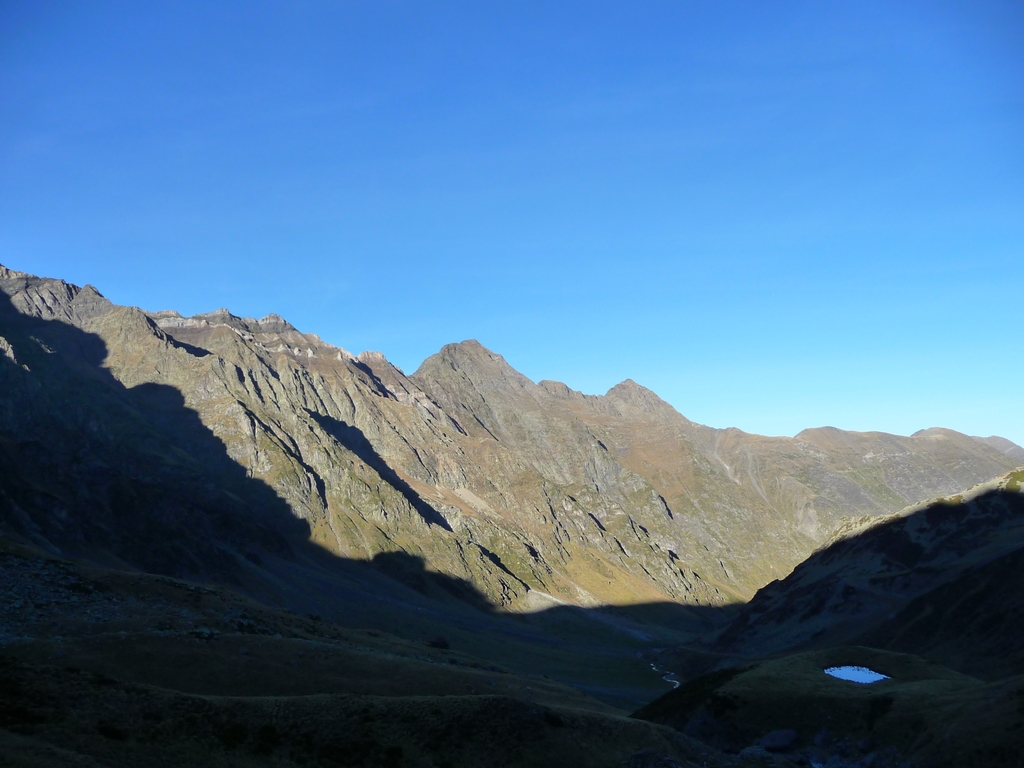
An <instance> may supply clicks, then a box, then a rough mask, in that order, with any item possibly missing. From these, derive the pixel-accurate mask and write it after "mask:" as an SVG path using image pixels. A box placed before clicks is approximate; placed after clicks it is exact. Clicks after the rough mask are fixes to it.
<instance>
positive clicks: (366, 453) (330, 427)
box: [306, 366, 452, 531]
mask: <svg viewBox="0 0 1024 768" xmlns="http://www.w3.org/2000/svg"><path fill="white" fill-rule="evenodd" d="M364 367H365V366H364ZM371 375H372V372H371ZM374 378H376V377H374ZM306 413H307V414H309V416H310V418H312V419H313V420H314V421H315V422H316V423H317V424H319V425H320V427H321V428H322V429H323V430H324V432H326V433H327V434H328V435H330V436H331V437H333V438H334V439H335V440H337V441H338V442H339V443H341V444H342V445H343V446H345V447H346V448H348V449H349V450H350V451H352V453H354V454H355V455H356V456H358V457H359V458H360V459H362V460H363V461H364V462H366V464H367V465H368V466H369V467H371V468H372V469H373V470H374V471H375V472H376V473H377V474H378V475H380V476H381V478H382V479H383V480H385V481H386V482H387V483H388V484H389V485H390V486H391V487H392V488H394V489H395V490H396V491H398V492H399V493H400V494H402V496H404V497H405V500H406V501H408V502H409V504H410V506H412V508H413V509H415V510H416V511H417V512H418V513H419V515H420V517H422V518H423V520H424V522H426V523H427V524H428V525H437V526H440V527H441V528H444V529H445V530H446V531H451V529H452V528H451V526H450V525H449V524H448V521H447V520H445V519H444V517H443V516H442V515H441V513H440V512H438V511H437V510H436V509H434V508H433V507H432V506H430V505H429V504H428V503H427V502H425V501H424V500H423V499H422V497H421V496H420V495H419V494H418V493H416V491H414V490H413V488H412V486H410V485H409V484H408V483H407V482H405V480H403V479H402V478H401V477H399V475H398V473H397V472H395V470H394V469H392V468H391V466H390V465H389V464H388V463H387V462H386V461H385V460H384V457H383V456H381V455H380V454H379V453H377V451H376V450H375V449H374V447H373V445H372V444H371V443H370V441H369V440H368V439H367V438H366V435H364V434H363V432H362V430H361V429H359V427H357V426H355V425H353V424H346V423H345V422H343V421H339V420H338V419H334V418H331V417H330V416H326V415H324V414H322V413H317V412H315V411H310V410H307V411H306Z"/></svg>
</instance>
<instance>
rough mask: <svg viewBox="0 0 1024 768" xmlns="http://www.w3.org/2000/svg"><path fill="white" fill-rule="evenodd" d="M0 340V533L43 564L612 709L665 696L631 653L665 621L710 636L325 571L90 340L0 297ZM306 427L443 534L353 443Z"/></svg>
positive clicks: (469, 590) (404, 561) (670, 613)
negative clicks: (95, 567)
mask: <svg viewBox="0 0 1024 768" xmlns="http://www.w3.org/2000/svg"><path fill="white" fill-rule="evenodd" d="M123 311H131V310H123ZM145 322H148V320H145ZM0 337H2V338H3V339H4V340H5V341H4V342H3V344H5V345H6V347H0V525H2V527H3V528H4V529H6V531H8V532H9V533H11V534H13V535H15V536H16V537H18V539H20V540H21V541H25V542H29V543H32V544H33V545H35V546H37V547H39V548H41V549H44V550H47V551H49V552H51V553H54V554H59V555H60V556H62V557H71V558H83V559H86V560H89V561H91V562H93V563H96V564H100V565H103V566H107V567H114V568H122V569H123V568H130V569H137V570H139V571H144V572H149V573H154V574H163V575H167V576H173V577H178V578H186V579H191V580H194V581H199V582H209V583H219V584H225V585H230V586H232V587H234V588H235V589H238V590H240V591H242V592H243V593H245V594H248V595H250V596H252V597H255V598H257V599H259V600H261V601H263V602H265V603H267V604H270V605H276V606H279V607H288V608H291V609H293V610H297V611H299V612H300V613H315V614H319V615H321V616H323V617H324V618H325V619H328V620H330V621H335V622H340V623H343V624H345V625H347V626H367V627H379V628H382V629H384V630H385V631H389V632H393V633H397V634H401V635H404V636H413V637H441V636H444V637H445V638H447V642H450V643H451V644H452V645H453V647H458V648H460V649H462V650H464V651H466V652H470V653H477V654H481V655H483V656H484V657H486V658H490V659H506V660H507V661H508V663H510V664H512V665H513V666H516V667H517V668H519V669H525V670H531V671H535V672H538V673H540V672H543V673H544V674H552V675H559V676H560V677H561V678H562V679H565V680H569V681H571V682H574V683H579V684H581V685H587V686H590V689H591V690H592V691H593V692H595V693H596V694H597V695H601V696H604V697H605V698H606V699H608V700H614V701H617V702H620V705H621V706H624V707H629V706H634V705H635V704H637V703H640V702H641V701H642V700H643V699H644V698H649V697H651V696H653V695H656V694H657V693H658V692H659V691H660V690H664V688H665V687H666V685H667V684H665V683H664V682H663V681H661V680H660V676H659V675H656V674H655V673H654V672H653V671H651V670H650V668H649V666H648V665H647V663H646V662H644V661H643V660H642V659H640V658H639V654H640V653H642V652H643V651H645V650H646V649H647V648H650V647H652V646H654V645H667V644H669V643H670V642H674V641H677V640H678V633H676V632H675V630H673V629H672V627H673V623H674V622H678V624H677V625H676V626H679V627H681V628H683V629H692V628H693V627H703V626H706V625H707V624H708V622H709V621H713V620H714V618H713V617H714V610H713V609H698V608H689V607H684V606H675V605H669V606H665V605H653V606H628V607H621V608H614V609H609V611H608V612H607V613H604V612H603V611H601V610H600V609H593V610H590V609H582V608H577V607H558V608H555V609H552V610H550V611H546V612H541V613H539V614H533V615H508V614H504V613H502V612H500V611H498V610H497V609H496V607H495V606H494V605H492V604H491V603H490V602H489V601H488V599H487V597H486V596H485V595H483V594H482V593H481V592H480V591H479V590H477V589H476V588H475V587H474V586H473V585H472V584H471V583H469V582H467V581H465V580H463V579H459V578H454V577H451V576H446V575H444V574H441V573H437V572H435V571H433V570H432V569H430V568H429V563H426V562H424V561H423V560H422V559H421V558H419V557H417V556H414V555H409V554H406V553H404V552H390V553H382V554H378V555H377V556H376V557H374V558H373V560H372V561H369V562H367V561H359V560H352V559H348V558H343V557H339V556H336V555H334V554H331V553H329V552H328V551H326V550H324V549H323V548H322V547H321V546H319V545H317V544H315V543H313V542H312V541H311V540H310V527H309V525H308V524H307V522H306V521H304V520H302V519H299V518H297V517H296V516H295V515H294V514H293V513H292V511H291V509H290V507H289V505H288V503H287V502H286V501H285V500H284V499H283V498H281V496H279V495H278V493H277V492H276V491H275V490H274V489H273V488H272V487H271V486H269V485H268V484H267V483H265V482H263V481H262V480H260V479H257V478H253V477H251V476H250V475H249V474H248V473H247V471H246V469H245V468H244V467H243V466H242V465H240V464H239V463H238V462H236V461H235V460H234V459H232V458H231V456H230V455H229V454H228V453H227V450H226V447H225V445H224V443H223V442H222V441H221V440H220V439H219V438H218V437H216V435H214V434H213V433H212V432H211V431H210V429H209V428H208V427H207V426H206V425H205V424H204V423H203V422H202V421H201V420H200V418H199V416H198V414H197V413H196V412H195V411H194V410H192V409H191V408H189V407H187V406H186V404H185V400H184V397H183V395H182V393H181V392H180V391H178V390H177V389H176V388H174V387H172V386H167V385H162V384H153V383H141V384H139V385H137V386H134V387H126V386H125V385H124V384H122V383H121V382H120V381H118V380H117V379H116V378H115V377H114V376H113V375H112V374H111V372H110V371H109V370H108V369H107V368H105V367H104V364H105V361H106V358H107V348H106V345H105V343H104V342H103V340H102V339H101V338H100V337H99V336H97V335H95V334H93V333H89V332H86V331H84V330H81V329H79V328H77V327H76V326H74V325H71V324H70V323H67V322H62V321H58V320H47V319H41V318H37V317H33V316H30V315H27V314H23V313H21V312H19V311H17V310H16V309H15V308H14V307H13V306H12V305H11V302H10V300H9V298H8V297H6V296H2V297H0ZM167 343H172V344H173V343H176V342H174V341H173V340H172V339H167ZM319 421H320V423H321V426H323V427H324V428H325V429H327V430H328V431H329V432H330V433H331V435H332V436H333V437H334V438H335V439H338V440H340V441H341V442H342V443H343V444H344V445H346V446H348V447H350V448H352V449H353V450H354V451H355V452H356V453H357V455H358V456H359V457H360V458H361V459H363V461H365V462H366V463H367V464H369V465H370V466H371V467H373V468H374V469H375V470H376V471H377V472H378V473H379V474H380V476H381V477H382V478H383V479H384V480H385V481H387V482H390V483H392V484H393V485H395V487H396V488H397V489H398V490H399V491H400V492H401V493H402V494H403V495H404V496H405V497H406V498H407V499H408V500H409V501H410V503H412V504H413V506H414V507H415V508H416V509H417V510H418V511H419V512H420V514H421V515H423V516H424V517H426V518H428V520H433V522H434V523H435V524H438V525H441V524H443V525H444V526H445V527H446V528H447V524H446V523H445V521H444V519H443V518H442V517H441V516H440V514H439V513H438V512H437V511H436V510H434V509H433V508H431V507H430V506H429V505H428V504H426V502H425V501H423V500H422V499H421V498H420V497H419V496H418V495H417V494H416V493H415V491H413V489H411V488H410V487H409V486H408V484H406V483H404V481H402V480H401V478H400V477H399V476H398V475H397V473H396V472H394V470H393V469H391V468H390V467H389V466H388V464H387V462H386V461H385V460H384V459H383V458H382V457H381V456H380V455H379V454H377V453H376V451H374V449H373V448H372V446H371V445H370V444H369V441H368V440H367V439H366V438H365V436H364V435H363V434H362V433H361V432H360V431H359V430H358V429H356V428H355V427H351V426H349V425H345V424H343V423H341V422H338V421H334V420H327V419H325V418H323V417H320V418H319ZM590 617H593V618H590ZM591 657H592V658H593V661H591ZM616 665H618V666H620V667H621V669H617V668H616Z"/></svg>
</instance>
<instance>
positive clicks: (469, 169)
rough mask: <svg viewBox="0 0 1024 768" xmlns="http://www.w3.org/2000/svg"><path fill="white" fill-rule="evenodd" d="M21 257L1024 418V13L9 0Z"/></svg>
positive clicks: (530, 354)
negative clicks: (1023, 317) (1023, 292)
mask: <svg viewBox="0 0 1024 768" xmlns="http://www.w3.org/2000/svg"><path fill="white" fill-rule="evenodd" d="M0 262H2V263H4V264H7V265H8V266H10V267H12V268H14V269H20V270H25V271H30V272H34V273H37V274H44V275H48V276H54V277H63V278H65V279H67V280H70V281H72V282H76V283H79V284H82V283H86V282H88V283H92V284H94V285H96V286H97V287H98V288H99V289H100V290H101V291H103V292H104V293H105V294H106V295H107V296H108V297H109V298H111V299H112V300H114V301H116V302H118V303H124V304H134V305H139V306H142V307H145V308H147V309H165V308H174V309H177V310H179V311H181V312H183V313H185V314H191V313H195V312H203V311H210V310H213V309H216V308H218V307H221V306H227V307H228V308H230V309H231V310H232V311H233V312H235V313H236V314H240V315H252V316H257V317H259V316H262V315H264V314H267V313H269V312H276V313H278V314H281V315H283V316H285V317H286V318H288V319H289V320H291V321H292V322H293V323H294V324H295V325H297V326H298V327H299V328H300V329H302V330H304V331H309V332H314V333H319V334H320V335H321V336H322V337H323V338H324V339H325V340H326V341H329V342H332V343H335V344H338V345H340V346H343V347H345V348H346V349H349V350H351V351H354V352H358V351H360V350H362V349H378V350H381V351H383V352H384V353H385V354H386V355H387V356H388V358H389V359H391V360H392V361H393V362H395V363H396V364H397V365H399V366H400V367H401V368H403V369H404V370H406V371H407V372H409V371H412V370H414V369H415V368H416V367H417V366H418V365H419V363H420V362H421V361H422V360H423V359H424V358H425V357H427V356H428V355H430V354H433V353H434V352H436V351H437V350H438V349H439V348H440V347H441V346H442V345H443V344H445V343H449V342H452V341H459V340H462V339H466V338H476V339H479V340H480V341H481V342H482V343H483V344H485V345H486V346H488V347H489V348H491V349H493V350H495V351H496V352H499V353H501V354H502V355H504V356H505V357H506V359H507V360H508V361H509V362H510V363H511V364H512V365H513V366H515V367H516V368H518V369H519V370H521V371H522V372H523V373H525V374H526V375H527V376H529V377H530V378H532V379H534V380H539V379H544V378H550V379H558V380H561V381H565V382H566V383H567V384H569V385H570V386H572V387H574V388H576V389H582V390H583V391H585V392H591V393H601V392H604V391H605V390H607V389H608V388H609V387H610V386H612V385H614V384H615V383H617V382H619V381H621V380H622V379H625V378H627V377H629V378H633V379H635V380H636V381H638V382H640V383H641V384H644V385H645V386H648V387H650V388H651V389H653V390H655V391H656V392H658V393H659V394H660V395H661V396H662V397H664V398H665V399H666V400H668V401H669V402H671V403H672V404H673V405H675V406H676V408H678V409H679V410H680V411H681V412H682V413H683V414H685V415H686V416H688V417H689V418H691V419H694V420H696V421H699V422H702V423H706V424H710V425H712V426H716V427H726V426H738V427H740V428H742V429H745V430H747V431H751V432H760V433H765V434H784V435H792V434H795V433H796V432H798V431H799V430H801V429H803V428H805V427H811V426H822V425H833V426H837V427H842V428H844V429H854V430H875V429H877V430H884V431H890V432H896V433H901V434H908V433H911V432H914V431H916V430H918V429H922V428H925V427H930V426H947V427H951V428H953V429H957V430H960V431H963V432H967V433H970V434H979V435H989V434H993V433H994V434H1000V435H1003V436H1005V437H1008V438H1010V439H1011V440H1014V441H1015V442H1017V443H1021V444H1024V375H1022V374H1024V324H1022V312H1021V297H1022V287H1024V4H1022V3H1020V2H1019V1H1017V2H1014V1H1011V2H985V1H983V0H970V1H965V2H943V1H942V0H931V1H930V2H891V0H885V2H871V0H857V1H856V2H828V3H823V2H785V3H766V2H762V1H761V0H757V1H750V2H732V1H729V0H725V1H723V2H696V0H692V1H689V2H688V1H685V0H673V1H671V2H669V1H666V2H619V3H601V2H591V1H588V2H556V3H550V2H529V3H519V2H500V1H499V2H474V3H457V2H444V3H436V2H435V3H426V2H422V3H403V2H381V1H376V0H375V1H374V2H369V1H367V2H358V3H357V2H304V1H301V0H300V1H297V2H237V3H235V2H227V1H223V2H216V3H192V2H180V1H179V2H172V3H161V2H144V3H137V2H132V3H127V2H126V3H107V2H81V3H67V2H60V3H56V2H54V3H51V2H45V1H43V0H28V1H25V2H17V1H12V0H6V1H5V2H2V3H0Z"/></svg>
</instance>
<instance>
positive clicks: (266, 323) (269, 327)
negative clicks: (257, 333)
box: [246, 312, 298, 333]
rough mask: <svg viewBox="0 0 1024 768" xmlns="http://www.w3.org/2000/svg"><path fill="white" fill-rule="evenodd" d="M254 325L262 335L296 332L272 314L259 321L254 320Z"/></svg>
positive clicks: (278, 316) (280, 318)
mask: <svg viewBox="0 0 1024 768" xmlns="http://www.w3.org/2000/svg"><path fill="white" fill-rule="evenodd" d="M246 319H248V318H246ZM255 324H256V325H258V326H259V327H260V329H261V330H262V331H263V332H264V333H287V332H288V331H296V330H298V329H297V328H296V327H295V326H294V325H292V324H291V323H289V322H288V321H287V320H285V319H284V318H283V317H281V316H280V315H275V314H274V313H273V312H271V313H270V314H269V315H266V316H265V317H261V318H260V319H259V320H256V321H255Z"/></svg>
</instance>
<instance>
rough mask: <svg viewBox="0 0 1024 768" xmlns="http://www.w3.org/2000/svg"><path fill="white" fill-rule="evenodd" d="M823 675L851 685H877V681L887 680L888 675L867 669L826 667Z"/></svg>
mask: <svg viewBox="0 0 1024 768" xmlns="http://www.w3.org/2000/svg"><path fill="white" fill-rule="evenodd" d="M825 674H826V675H831V676H832V677H838V678H839V679H840V680H849V681H850V682H851V683H877V682H878V681H879V680H888V679H889V676H888V675H883V674H882V673H881V672H875V671H874V670H873V669H868V668H867V667H828V668H827V669H825Z"/></svg>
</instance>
